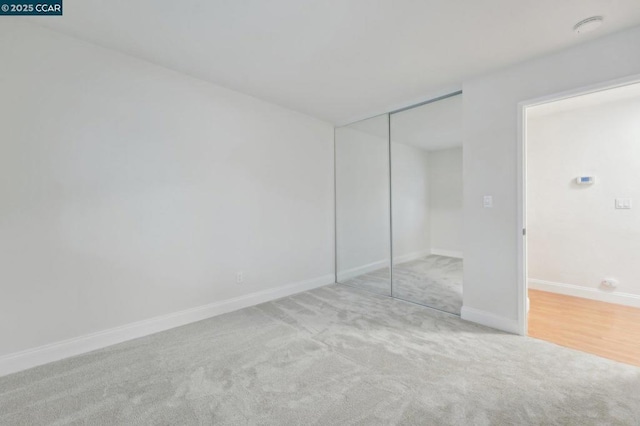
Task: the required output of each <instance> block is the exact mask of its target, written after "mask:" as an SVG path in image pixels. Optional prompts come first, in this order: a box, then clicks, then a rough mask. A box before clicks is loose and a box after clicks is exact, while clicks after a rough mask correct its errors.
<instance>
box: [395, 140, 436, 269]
mask: <svg viewBox="0 0 640 426" xmlns="http://www.w3.org/2000/svg"><path fill="white" fill-rule="evenodd" d="M391 170H392V180H391V188H392V197H393V198H392V209H393V213H392V218H393V258H394V263H402V262H406V261H409V260H413V259H416V258H418V257H421V256H426V255H428V254H429V251H430V241H431V235H430V214H429V209H430V206H429V187H430V181H429V152H427V151H425V150H423V149H421V148H417V147H415V146H411V145H405V144H401V143H392V144H391Z"/></svg>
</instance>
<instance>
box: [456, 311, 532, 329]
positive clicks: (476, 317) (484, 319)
mask: <svg viewBox="0 0 640 426" xmlns="http://www.w3.org/2000/svg"><path fill="white" fill-rule="evenodd" d="M460 317H461V318H462V319H463V320H465V321H471V322H475V323H477V324H481V325H484V326H487V327H491V328H495V329H497V330H502V331H506V332H507V333H513V334H519V333H520V329H519V327H518V320H514V319H510V318H505V317H501V316H498V315H496V314H492V313H491V312H487V311H481V310H479V309H475V308H471V307H468V306H463V307H462V310H461V312H460Z"/></svg>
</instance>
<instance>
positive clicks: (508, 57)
mask: <svg viewBox="0 0 640 426" xmlns="http://www.w3.org/2000/svg"><path fill="white" fill-rule="evenodd" d="M592 15H604V17H605V23H604V25H603V26H602V27H601V28H600V29H598V30H597V31H594V32H592V33H587V34H581V35H578V34H575V33H574V32H573V31H572V27H573V25H574V24H575V23H576V22H578V21H580V20H582V19H584V18H586V17H589V16H592ZM33 19H35V20H36V21H37V22H38V23H40V24H41V25H45V26H47V27H50V28H53V29H57V30H59V31H62V32H64V33H67V34H71V35H74V36H77V37H79V38H82V39H85V40H88V41H92V42H94V43H97V44H100V45H102V46H105V47H110V48H113V49H116V50H119V51H122V52H125V53H128V54H131V55H134V56H137V57H140V58H143V59H146V60H148V61H151V62H154V63H157V64H160V65H163V66H166V67H168V68H172V69H175V70H178V71H181V72H185V73H187V74H190V75H193V76H195V77H198V78H201V79H204V80H208V81H211V82H213V83H216V84H219V85H222V86H226V87H228V88H231V89H235V90H237V91H240V92H244V93H247V94H250V95H253V96H256V97H259V98H262V99H265V100H267V101H270V102H273V103H276V104H279V105H283V106H286V107H288V108H291V109H294V110H298V111H301V112H304V113H307V114H310V115H313V116H316V117H319V118H322V119H325V120H328V121H331V122H333V123H338V124H342V123H345V122H350V121H355V120H356V119H360V118H364V117H367V116H371V115H375V114H377V113H382V112H385V111H388V110H391V109H395V108H398V107H401V106H405V105H409V104H412V103H416V102H419V101H421V100H425V99H428V98H430V97H435V96H437V95H440V94H443V93H447V92H451V91H454V90H456V89H458V88H460V86H461V82H462V81H463V80H464V79H465V78H467V77H469V76H472V75H477V74H481V73H485V72H488V71H490V70H492V69H496V68H499V67H503V66H506V65H508V64H512V63H516V62H519V61H523V60H525V59H528V58H531V57H535V56H538V55H542V54H545V53H548V52H552V51H556V50H559V49H562V48H566V47H568V46H571V45H574V44H578V43H581V42H584V41H587V40H590V39H593V38H597V37H601V36H603V35H606V34H609V33H612V32H615V31H618V30H620V29H623V28H626V27H630V26H634V25H638V24H640V1H638V0H482V1H478V0H420V1H416V0H393V1H392V0H387V1H371V0H322V1H318V0H268V1H266V0H225V1H222V0H173V1H169V0H65V2H64V16H63V17H61V18H55V19H52V18H51V17H46V18H45V17H39V18H33Z"/></svg>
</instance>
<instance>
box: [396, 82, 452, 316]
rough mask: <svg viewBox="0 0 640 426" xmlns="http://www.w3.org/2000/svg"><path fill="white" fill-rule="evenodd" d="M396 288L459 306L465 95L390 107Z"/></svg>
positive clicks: (418, 298) (409, 296)
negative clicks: (392, 110)
mask: <svg viewBox="0 0 640 426" xmlns="http://www.w3.org/2000/svg"><path fill="white" fill-rule="evenodd" d="M390 120H391V122H390V126H391V194H392V200H391V206H392V241H393V245H392V252H393V285H392V292H393V296H394V297H397V298H399V299H404V300H407V301H411V302H415V303H419V304H422V305H426V306H430V307H433V308H436V309H439V310H442V311H446V312H450V313H454V314H457V315H459V314H460V309H461V308H462V275H463V260H462V258H463V253H462V233H463V227H462V195H463V194H462V184H463V182H462V132H463V129H462V95H460V94H458V95H456V96H451V97H448V98H445V99H442V100H439V101H436V102H432V103H428V104H425V105H422V106H417V107H414V108H411V109H407V110H403V111H401V112H397V113H393V114H391V118H390Z"/></svg>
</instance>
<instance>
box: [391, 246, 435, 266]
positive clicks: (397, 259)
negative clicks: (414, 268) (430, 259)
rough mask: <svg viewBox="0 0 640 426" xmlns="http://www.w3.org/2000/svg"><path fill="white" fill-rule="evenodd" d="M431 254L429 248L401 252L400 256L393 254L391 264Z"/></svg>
mask: <svg viewBox="0 0 640 426" xmlns="http://www.w3.org/2000/svg"><path fill="white" fill-rule="evenodd" d="M429 254H431V250H429V249H427V250H421V251H414V252H412V253H407V254H403V255H401V256H395V257H394V258H393V264H394V265H397V264H399V263H405V262H411V261H412V260H416V259H420V258H421V257H426V256H429Z"/></svg>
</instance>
